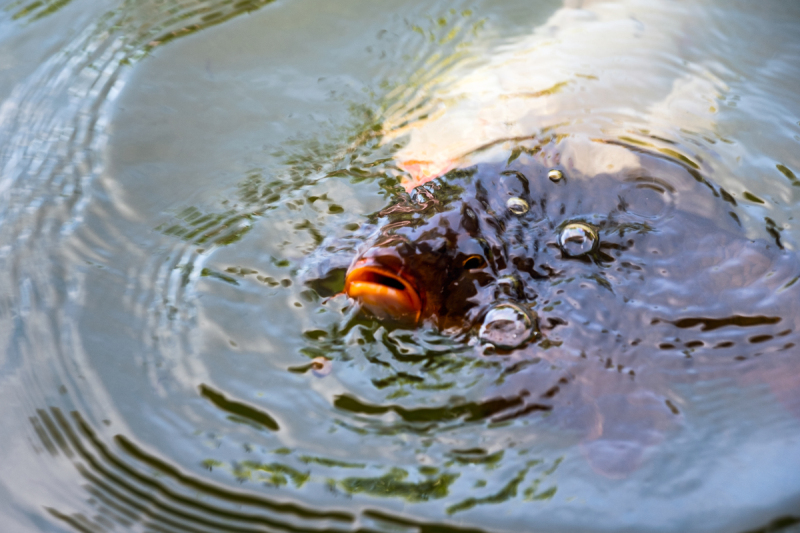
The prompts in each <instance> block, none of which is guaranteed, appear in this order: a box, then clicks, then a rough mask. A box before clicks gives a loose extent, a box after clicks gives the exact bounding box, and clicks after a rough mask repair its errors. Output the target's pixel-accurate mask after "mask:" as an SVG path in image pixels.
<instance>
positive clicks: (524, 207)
mask: <svg viewBox="0 0 800 533" xmlns="http://www.w3.org/2000/svg"><path fill="white" fill-rule="evenodd" d="M506 207H507V208H508V210H509V211H511V212H512V213H513V214H515V215H524V214H525V213H527V212H528V209H530V206H528V202H526V201H525V200H523V199H522V198H517V197H514V198H509V199H508V201H507V202H506Z"/></svg>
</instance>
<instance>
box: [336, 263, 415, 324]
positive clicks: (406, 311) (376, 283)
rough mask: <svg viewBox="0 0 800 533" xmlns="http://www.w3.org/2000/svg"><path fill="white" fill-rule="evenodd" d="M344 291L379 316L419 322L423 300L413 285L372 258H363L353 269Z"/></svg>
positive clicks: (346, 279)
mask: <svg viewBox="0 0 800 533" xmlns="http://www.w3.org/2000/svg"><path fill="white" fill-rule="evenodd" d="M344 292H345V293H346V294H347V295H348V296H349V297H350V298H353V299H354V300H358V301H360V302H361V305H363V306H364V307H365V308H366V309H367V310H368V311H369V312H370V313H372V314H373V315H375V316H376V317H377V318H380V319H393V320H398V321H404V322H411V321H413V322H415V323H416V322H417V321H418V320H419V317H420V315H421V314H422V302H421V300H420V297H419V294H418V293H417V291H416V289H415V288H414V287H413V285H411V283H410V282H409V281H408V280H407V279H406V278H405V277H403V276H401V275H400V274H399V273H398V272H395V271H393V270H391V269H389V268H387V267H385V266H383V265H378V264H376V263H374V262H372V261H370V260H366V259H362V260H361V261H358V262H357V263H356V264H355V265H353V266H352V267H351V268H350V270H349V272H348V273H347V277H346V278H345V282H344Z"/></svg>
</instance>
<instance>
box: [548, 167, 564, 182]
mask: <svg viewBox="0 0 800 533" xmlns="http://www.w3.org/2000/svg"><path fill="white" fill-rule="evenodd" d="M547 177H548V178H550V181H552V182H554V183H557V182H559V181H561V180H562V179H563V178H564V173H563V172H561V171H560V170H557V169H553V170H551V171H550V172H548V173H547Z"/></svg>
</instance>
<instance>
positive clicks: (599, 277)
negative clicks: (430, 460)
mask: <svg viewBox="0 0 800 533" xmlns="http://www.w3.org/2000/svg"><path fill="white" fill-rule="evenodd" d="M684 15H686V12H685V11H684V10H683V9H682V8H681V7H680V6H676V5H675V4H674V3H673V2H660V1H656V2H652V1H646V2H645V1H641V0H621V1H618V2H605V1H602V0H597V1H593V0H585V1H580V0H576V1H572V0H568V1H566V2H565V3H564V6H563V7H562V8H560V9H557V10H556V11H555V12H554V13H553V14H552V15H551V16H550V17H549V18H548V19H547V20H546V21H545V22H544V23H543V24H542V25H541V26H540V27H537V28H535V29H534V30H533V31H532V33H531V34H530V35H523V36H521V37H514V38H510V39H508V40H505V41H502V42H501V43H500V44H499V45H497V46H494V47H490V48H488V49H487V50H486V53H485V54H483V55H482V58H481V59H480V61H479V62H478V63H477V64H476V63H475V62H466V63H464V64H463V65H456V66H455V67H453V68H451V69H450V70H449V71H447V72H446V73H445V74H444V75H443V76H441V77H440V78H438V79H435V80H433V81H431V82H430V83H429V84H428V85H427V86H424V87H413V88H412V89H413V90H411V91H410V92H411V94H413V95H417V96H413V97H412V98H411V99H410V100H408V101H401V102H399V103H398V104H397V105H396V106H395V107H390V108H389V109H388V110H387V112H386V117H385V120H384V124H383V130H382V132H381V134H382V136H383V139H384V141H385V143H386V144H387V145H389V144H392V145H393V146H396V147H397V150H396V152H395V153H394V159H395V161H396V164H397V168H398V169H399V170H400V171H401V172H402V174H401V181H402V185H403V188H404V191H405V192H403V193H401V194H399V195H398V196H397V198H396V199H395V201H393V202H392V203H390V204H389V205H388V206H386V207H385V208H383V209H381V210H380V211H379V212H377V213H374V214H373V215H371V216H369V217H367V218H368V222H369V223H367V224H364V225H363V226H362V227H361V229H360V230H359V231H360V232H361V233H359V234H358V235H354V236H352V238H350V240H349V241H348V242H347V245H346V246H340V247H338V248H337V247H336V246H327V247H325V249H326V250H334V249H338V250H342V251H345V252H347V253H348V254H349V255H347V258H346V261H344V263H338V262H336V261H333V260H332V259H331V261H332V262H331V263H330V264H331V265H333V264H334V263H335V264H336V265H338V266H337V267H336V268H335V269H333V270H336V271H337V272H339V273H340V275H339V276H337V277H336V279H337V280H339V281H340V282H341V283H340V285H337V286H336V287H337V288H338V289H341V290H342V292H343V293H344V295H345V296H346V297H347V298H348V299H349V301H350V302H351V304H352V305H353V307H354V308H355V309H358V310H359V313H360V316H364V317H367V318H368V319H371V320H376V321H378V322H379V323H380V324H382V326H383V327H385V328H388V329H392V328H399V329H404V328H405V329H417V330H420V329H421V330H433V331H438V332H440V333H441V334H443V335H447V336H450V337H452V338H453V339H455V340H456V341H460V342H463V343H464V344H465V345H468V346H472V347H474V350H475V353H476V354H478V355H477V356H478V357H486V358H488V359H489V360H491V361H492V362H493V363H496V364H501V365H504V368H505V370H504V371H503V372H502V377H501V378H499V379H497V380H496V381H495V382H493V383H492V384H491V385H487V386H486V387H483V388H481V392H480V394H482V395H483V397H482V398H479V400H480V401H481V402H483V403H481V405H503V406H505V407H503V409H502V410H501V411H498V412H496V413H495V412H492V413H491V414H490V415H487V416H488V417H489V420H490V421H491V422H493V423H498V424H502V423H507V422H511V421H514V420H517V419H524V418H528V417H534V416H538V415H541V414H542V413H545V414H546V415H547V424H548V427H550V428H552V430H553V431H557V432H563V433H566V434H574V435H576V438H577V439H578V441H579V442H580V449H581V451H582V453H583V454H584V455H585V457H586V459H587V460H588V462H589V464H590V465H591V466H592V468H593V469H594V470H595V471H596V472H598V473H600V474H602V475H604V476H607V477H611V478H623V477H626V476H627V475H629V474H630V473H631V472H632V471H634V470H636V469H637V468H639V467H640V466H641V465H642V464H643V462H644V461H645V460H646V458H647V456H648V453H647V452H648V450H649V449H651V448H652V447H654V446H658V445H659V444H662V443H664V442H665V441H667V440H668V439H670V438H674V437H675V436H676V435H679V434H680V432H681V430H682V429H684V428H686V427H688V426H692V425H693V424H698V423H700V424H702V420H700V421H699V422H698V419H697V418H696V417H694V416H693V415H692V414H691V411H692V410H693V409H696V407H697V406H695V405H693V402H694V401H696V398H694V397H692V396H691V394H688V393H687V390H692V389H695V388H702V387H706V386H707V384H708V383H724V384H726V385H725V386H724V387H722V389H721V390H723V391H735V390H737V389H740V388H741V389H745V388H747V387H752V386H758V387H760V386H766V387H768V390H769V391H770V392H771V394H772V395H773V396H774V398H775V399H776V400H777V401H776V402H775V405H776V406H779V408H783V409H785V410H786V411H787V412H788V413H790V414H791V415H792V416H794V417H795V418H797V419H800V390H798V388H797V386H796V380H795V379H794V378H793V376H797V375H798V373H799V372H800V362H798V359H799V358H798V357H797V352H798V346H800V334H799V331H800V330H799V328H798V320H800V313H799V312H798V302H800V294H798V291H800V283H797V282H798V280H800V261H798V258H797V255H796V252H795V251H794V250H793V244H792V243H791V242H784V239H783V237H782V235H781V228H779V227H777V226H776V225H775V223H774V222H773V221H772V220H771V219H770V218H769V217H763V218H762V220H763V224H762V222H761V221H760V220H759V219H758V218H757V216H756V215H754V211H753V210H752V209H748V208H747V207H746V206H743V205H742V199H743V197H744V196H745V195H744V193H743V191H742V187H741V184H737V181H736V179H735V177H734V178H732V177H731V176H729V175H727V172H728V171H729V170H730V169H731V168H733V167H734V166H735V165H733V164H731V162H734V161H740V160H742V159H743V158H746V157H748V156H749V154H748V152H747V149H746V147H745V146H743V145H742V144H741V143H737V142H735V141H732V140H731V139H728V138H726V137H725V135H723V133H722V130H723V128H721V127H720V126H719V124H718V120H719V118H720V112H719V110H720V107H721V106H722V105H723V104H724V101H725V99H726V95H727V93H728V92H729V91H730V88H729V87H728V85H727V84H726V82H725V81H724V79H723V78H726V79H731V76H730V75H729V74H728V73H727V72H726V70H725V68H724V66H721V65H720V64H719V62H718V61H715V60H713V59H710V58H708V57H706V56H704V55H702V54H698V53H697V52H698V50H703V49H704V48H703V39H704V36H706V35H712V34H713V32H711V31H706V30H707V29H708V28H716V27H717V22H716V20H715V10H714V8H713V5H711V4H707V3H703V2H701V3H696V4H693V5H692V9H691V16H688V17H687V16H684ZM753 15H754V16H759V15H758V13H757V12H755V11H754V12H753ZM687 36H692V37H691V38H687ZM739 45H740V44H739V43H735V44H734V46H739ZM741 45H742V46H745V45H746V43H741ZM729 52H730V55H731V56H732V57H735V55H736V54H735V51H729ZM682 57H691V58H694V59H693V61H689V62H688V63H686V67H687V68H676V66H675V63H674V62H671V60H670V58H682ZM576 58H579V59H576ZM620 58H624V61H620ZM433 70H436V69H433ZM733 188H735V189H733ZM729 189H730V190H729ZM354 248H355V251H353V249H354ZM342 265H344V266H342ZM323 270H324V269H323ZM312 277H313V276H312ZM316 277H318V278H320V279H321V280H329V279H331V277H330V276H327V275H319V276H316ZM326 284H327V286H326V287H325V290H326V291H329V292H325V293H324V294H323V292H321V291H322V288H321V287H322V285H323V284H318V285H317V288H318V289H319V290H318V292H320V294H322V295H325V294H327V295H331V294H334V293H335V292H337V291H336V289H334V290H331V285H330V283H327V281H326ZM334 285H336V284H334Z"/></svg>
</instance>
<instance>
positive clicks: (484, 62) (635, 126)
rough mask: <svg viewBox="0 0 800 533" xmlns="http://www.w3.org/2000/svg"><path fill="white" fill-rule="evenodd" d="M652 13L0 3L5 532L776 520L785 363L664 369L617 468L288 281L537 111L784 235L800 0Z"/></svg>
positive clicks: (792, 508)
mask: <svg viewBox="0 0 800 533" xmlns="http://www.w3.org/2000/svg"><path fill="white" fill-rule="evenodd" d="M647 5H648V9H646V10H645V9H642V7H641V5H639V4H637V3H636V2H620V3H614V4H612V5H605V4H603V3H590V2H587V3H586V8H587V9H586V10H584V11H574V10H572V9H562V5H561V3H560V2H555V1H552V2H537V3H536V4H535V5H531V4H530V3H529V2H503V3H495V2H490V1H485V2H478V1H476V2H457V3H453V2H448V3H444V2H441V3H431V2H414V1H404V2H399V3H398V2H395V3H392V5H391V6H389V5H378V4H375V3H372V2H363V1H355V0H351V1H342V2H336V3H318V2H311V1H304V0H299V1H292V2H289V1H287V2H269V1H257V0H253V1H249V2H241V3H231V2H226V1H196V0H191V1H190V0H184V1H156V0H152V1H147V2H132V1H131V2H124V1H123V2H114V1H110V0H109V1H103V2H97V1H94V2H89V1H88V0H72V1H67V2H55V1H45V2H41V3H29V4H28V3H25V2H20V1H7V2H5V3H4V4H3V5H2V6H0V8H1V9H0V73H2V74H1V75H0V102H1V103H0V169H1V170H0V217H2V219H1V220H2V222H1V223H0V264H2V268H0V272H1V273H2V274H0V287H2V290H1V291H0V297H2V301H1V302H2V303H0V316H2V320H1V321H0V328H1V330H0V331H1V332H2V333H0V338H2V340H3V343H4V347H3V350H2V356H0V383H1V385H0V398H1V399H2V401H1V403H0V405H2V409H3V416H2V418H0V420H2V422H0V424H1V425H2V429H1V430H0V449H2V450H3V452H4V459H5V460H4V462H3V467H2V469H0V512H2V516H3V521H4V527H5V529H6V530H8V531H20V532H25V531H272V530H276V531H284V530H289V531H309V530H314V531H318V530H319V531H325V530H331V531H352V530H359V529H360V530H363V531H474V530H480V531H530V530H534V531H539V530H541V531H645V530H646V531H689V530H692V531H749V530H770V531H771V530H786V531H791V530H792V528H794V529H796V528H797V523H798V520H799V519H800V481H799V480H800V476H798V475H797V472H798V471H800V455H798V453H797V449H798V439H799V438H800V408H798V405H800V402H799V401H798V393H797V386H796V384H795V381H796V380H794V379H793V376H794V375H796V369H797V363H796V362H795V359H796V357H797V353H796V351H795V352H793V351H791V350H788V351H785V352H783V354H784V355H782V356H775V357H774V358H773V359H771V360H769V361H771V362H770V363H761V364H763V366H762V367H759V368H761V369H762V370H764V369H766V370H765V371H764V372H762V373H759V374H755V375H756V376H761V377H762V378H764V376H767V378H764V379H750V378H751V377H753V375H754V374H748V373H747V372H746V370H747V367H745V366H740V367H735V366H732V367H730V369H729V371H721V372H716V373H714V374H713V375H712V376H705V377H703V376H701V377H700V378H693V379H686V375H685V374H681V373H680V372H678V373H677V374H676V379H675V382H674V386H672V387H671V389H670V391H671V392H670V393H671V394H672V396H671V398H672V400H673V406H674V407H675V408H676V409H677V410H679V412H680V413H681V416H682V422H681V424H679V425H678V427H666V428H656V429H655V431H654V432H653V437H654V441H653V442H654V444H653V445H652V446H650V447H649V448H648V449H647V452H646V454H645V457H644V458H643V461H642V463H641V465H639V466H638V468H635V469H633V470H632V471H631V472H629V473H627V474H626V475H624V476H609V475H604V474H603V473H602V472H597V471H596V470H595V469H593V468H592V465H591V462H590V461H588V460H587V458H586V457H587V452H586V446H585V439H584V438H583V436H584V435H585V434H586V427H587V425H588V424H590V423H591V422H592V421H593V420H595V419H593V418H592V416H591V413H589V414H587V413H586V412H583V411H579V410H576V412H575V415H574V417H572V418H570V419H569V423H568V424H567V425H564V424H560V425H559V424H551V423H549V422H548V421H549V420H555V418H554V417H552V416H547V414H546V413H543V412H531V413H529V414H528V416H525V417H518V418H516V419H514V420H507V421H495V422H492V414H493V413H497V412H501V411H502V410H503V409H506V408H509V406H513V402H514V398H513V397H511V396H509V397H508V398H506V400H507V402H508V404H507V405H506V404H502V402H501V403H500V404H498V403H492V402H491V401H490V398H489V397H487V395H486V394H485V392H486V390H487V389H488V388H489V387H490V386H491V382H492V380H496V379H497V376H498V374H499V373H501V372H502V369H503V365H504V364H505V363H502V362H501V363H498V362H497V361H500V358H501V357H503V356H486V355H484V354H483V353H482V352H481V351H480V350H479V349H478V348H477V347H476V346H474V343H472V344H471V343H470V340H469V339H467V340H463V339H461V338H459V337H457V336H451V335H447V334H443V333H440V332H437V331H434V330H431V329H426V328H422V329H402V328H401V329H392V328H386V327H383V326H382V325H381V324H380V323H378V322H375V321H371V320H368V319H364V318H359V317H356V316H354V310H353V308H352V307H351V306H350V305H349V304H348V302H347V301H346V299H345V298H343V297H342V296H335V297H331V298H325V297H322V296H321V295H320V294H322V293H325V290H324V288H320V287H318V288H317V290H316V291H314V290H310V289H309V288H308V287H307V286H306V285H304V284H303V280H304V279H306V278H307V272H308V270H309V269H314V268H318V267H319V268H321V269H322V270H324V269H325V268H329V267H331V266H336V265H325V264H324V263H325V261H327V260H328V258H330V260H333V258H338V257H341V256H348V252H347V251H348V250H354V249H355V248H357V247H358V245H359V244H360V243H361V242H363V241H364V239H366V235H359V233H358V230H357V228H358V227H361V226H363V225H364V224H365V222H366V221H367V219H368V215H370V214H372V213H374V212H376V211H378V210H380V209H382V208H383V207H385V206H386V205H387V204H388V203H389V201H390V199H391V198H392V197H393V196H394V195H396V194H398V193H400V192H401V191H402V189H403V186H402V184H401V183H400V182H399V181H398V180H399V179H400V178H406V179H408V178H412V177H413V178H416V179H418V180H420V179H425V177H426V176H428V175H431V174H436V173H437V172H439V171H441V170H443V169H446V168H447V167H448V166H449V165H452V164H453V161H454V160H456V159H457V158H458V157H459V156H460V155H462V154H464V153H467V152H474V151H476V150H478V151H477V152H475V154H477V155H476V157H478V158H480V157H484V155H485V154H488V153H489V152H491V151H492V150H503V149H504V146H503V145H502V143H500V144H497V143H496V141H500V140H503V139H509V138H517V137H520V136H526V135H528V136H529V135H534V134H537V135H541V134H542V132H545V133H547V132H551V133H552V134H554V135H565V136H569V135H578V136H580V135H583V136H589V137H592V138H602V139H609V140H617V141H622V142H625V143H628V144H635V145H638V146H645V147H646V148H647V149H648V150H653V151H658V152H659V153H661V154H662V155H665V156H668V157H671V158H674V159H676V160H688V161H689V162H692V163H694V164H696V165H697V166H698V167H699V169H700V171H701V172H702V173H703V174H704V175H707V176H710V177H711V179H712V180H713V182H714V183H715V184H716V185H717V186H719V187H722V188H724V189H725V190H726V191H728V192H729V193H730V194H731V195H732V197H733V198H735V199H736V201H737V202H738V205H739V211H738V213H740V218H741V223H742V227H743V228H744V230H743V233H744V234H745V235H746V236H747V237H748V238H751V239H758V238H761V239H766V240H768V241H769V242H777V241H779V242H780V243H781V245H782V246H783V247H784V249H785V250H787V251H788V252H789V253H794V251H795V250H797V247H798V242H800V233H799V232H800V230H798V227H797V224H796V222H795V218H796V216H797V214H798V213H797V209H798V208H797V205H798V199H799V198H800V189H798V186H800V181H798V178H797V175H798V172H800V158H798V156H797V153H798V143H800V116H798V109H800V102H798V98H799V97H798V96H797V91H796V87H797V85H798V82H799V81H800V71H798V68H797V65H798V64H800V63H798V59H800V58H799V57H798V56H800V39H798V38H797V37H796V35H800V32H798V25H800V11H798V9H797V7H795V6H793V5H789V3H786V2H777V1H774V2H761V3H759V4H758V5H757V6H756V5H751V4H750V3H747V2H725V3H722V2H720V3H718V4H714V3H711V2H695V3H693V4H692V5H691V6H682V5H673V4H672V3H666V2H665V3H660V2H650V3H648V4H647ZM625 10H634V11H635V12H636V16H635V17H634V18H631V17H630V16H628V15H627V14H626V13H627V11H625ZM592 13H594V16H592ZM593 22H594V24H591V23H593ZM587 24H590V26H586V25H587ZM632 43H634V44H632ZM532 65H533V67H532ZM509 67H510V68H509ZM534 67H535V68H534ZM475 117H479V119H481V120H483V122H482V124H483V127H482V128H480V129H475V128H465V127H464V124H465V123H466V122H465V121H470V120H475ZM480 149H483V151H481V150H480ZM486 157H488V155H486ZM420 162H423V163H420ZM592 164H599V163H598V162H597V161H593V162H591V163H587V164H586V166H585V168H586V169H588V167H590V166H591V165H592ZM567 179H568V178H567ZM776 239H777V241H776ZM340 282H341V280H340ZM340 282H339V283H340ZM332 284H333V285H336V283H335V282H334V283H332ZM768 304H769V302H767V303H766V304H765V305H768ZM791 318H794V319H795V320H796V317H791ZM746 355H752V354H746ZM764 357H766V356H764ZM763 360H764V359H762V361H763ZM513 363H514V364H519V365H522V366H525V365H546V364H547V361H546V359H541V360H538V361H537V360H533V359H530V360H519V361H516V360H515V361H514V362H513ZM767 370H768V371H767ZM608 383H611V381H608V382H602V381H598V382H596V383H587V384H583V385H582V388H579V389H578V390H581V391H585V392H586V394H588V395H590V396H591V395H594V396H599V397H603V398H606V399H609V398H610V399H611V400H609V401H613V395H610V394H606V391H603V387H604V386H607V385H608ZM598 391H601V392H598ZM617 396H620V397H624V391H623V392H622V393H621V394H619V395H617ZM624 399H626V400H630V398H624ZM646 401H647V399H646V398H645V399H642V402H645V403H646ZM621 419H623V420H624V419H625V418H624V416H623V417H621ZM559 420H561V419H559ZM630 424H632V425H633V426H636V424H637V420H636V419H635V418H631V419H630ZM621 445H622V446H624V445H625V443H624V442H623V443H621ZM590 451H591V450H590ZM770 528H772V529H770Z"/></svg>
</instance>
